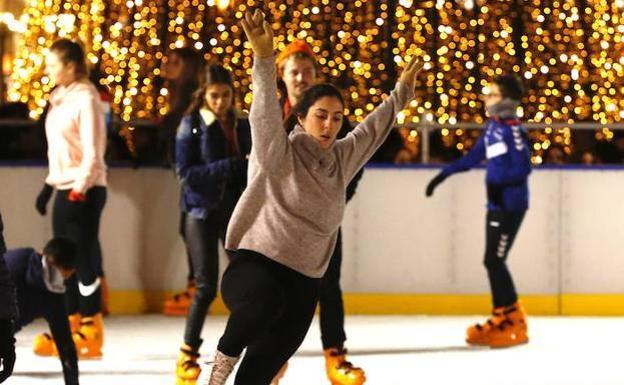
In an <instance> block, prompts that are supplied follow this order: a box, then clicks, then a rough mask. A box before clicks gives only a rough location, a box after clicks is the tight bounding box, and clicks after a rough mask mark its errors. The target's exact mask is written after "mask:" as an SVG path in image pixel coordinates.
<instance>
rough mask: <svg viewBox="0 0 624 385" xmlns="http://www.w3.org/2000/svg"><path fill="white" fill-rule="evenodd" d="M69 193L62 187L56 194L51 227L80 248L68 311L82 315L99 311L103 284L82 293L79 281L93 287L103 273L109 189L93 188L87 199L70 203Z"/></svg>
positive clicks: (70, 283) (68, 295) (70, 284)
mask: <svg viewBox="0 0 624 385" xmlns="http://www.w3.org/2000/svg"><path fill="white" fill-rule="evenodd" d="M69 192H70V190H59V191H58V192H57V194H56V200H55V202H54V213H53V216H52V228H53V232H54V236H55V237H58V236H64V237H67V238H70V239H72V240H73V241H74V242H76V246H77V251H78V253H77V261H76V262H77V264H76V274H74V275H73V276H72V277H71V278H69V279H68V280H67V281H66V282H65V284H66V287H67V291H66V294H65V299H66V301H67V311H68V313H69V314H73V313H77V312H79V313H80V314H81V315H82V316H91V315H94V314H95V313H98V312H100V306H101V294H100V287H99V285H98V287H97V288H96V290H95V291H91V290H89V289H87V290H86V291H85V292H86V293H87V294H86V295H82V294H81V293H80V290H79V289H78V281H80V283H81V284H82V285H84V286H91V285H93V284H94V283H95V281H96V279H97V278H98V273H99V272H101V263H102V257H101V256H102V252H101V248H100V240H99V232H100V217H101V215H102V210H103V209H104V205H105V204H106V188H105V187H101V186H96V187H92V188H91V189H90V190H89V191H87V193H86V197H87V199H86V201H84V202H70V201H69V200H68V199H67V196H68V195H69ZM98 261H99V262H98ZM98 263H99V266H98V265H97V264H98Z"/></svg>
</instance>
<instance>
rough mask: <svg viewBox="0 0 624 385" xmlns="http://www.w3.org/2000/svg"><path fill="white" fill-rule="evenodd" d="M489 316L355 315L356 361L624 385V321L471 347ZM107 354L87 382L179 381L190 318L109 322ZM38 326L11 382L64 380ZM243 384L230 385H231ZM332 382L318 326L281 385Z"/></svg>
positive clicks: (27, 334)
mask: <svg viewBox="0 0 624 385" xmlns="http://www.w3.org/2000/svg"><path fill="white" fill-rule="evenodd" d="M481 319H482V317H480V316H475V317H417V316H375V317H372V316H352V317H348V319H347V334H348V335H349V341H348V344H347V345H348V347H349V349H350V350H351V360H352V361H353V362H354V363H355V364H356V365H359V366H362V367H363V368H364V369H365V370H366V372H367V375H368V381H367V384H371V385H395V384H396V385H399V384H400V385H418V384H426V385H436V384H453V385H473V384H474V385H476V384H479V385H487V384H493V385H494V384H495V385H512V384H513V385H520V384H522V385H542V384H543V385H581V384H583V385H616V384H617V385H622V384H624V360H623V357H624V318H596V317H592V318H589V317H583V318H581V317H573V318H565V317H532V318H530V323H529V330H530V337H531V342H530V343H529V344H528V345H525V346H521V347H517V348H513V349H504V350H490V349H481V348H477V349H475V348H469V347H467V346H466V345H465V344H464V342H463V337H464V330H465V328H466V326H468V325H469V324H470V323H473V322H476V321H479V320H481ZM105 322H106V342H105V349H104V357H103V359H101V360H99V361H81V362H80V369H81V378H80V383H81V384H82V385H161V384H162V385H165V384H166V385H174V384H175V381H174V368H175V360H176V357H177V351H178V347H179V344H180V341H181V339H182V331H183V324H184V320H183V319H181V318H166V317H162V316H156V315H150V316H133V317H121V316H119V317H109V318H107V319H106V321H105ZM224 323H225V318H223V317H208V319H207V320H206V324H205V326H204V345H203V347H202V353H206V354H209V353H212V351H213V349H214V347H215V344H216V342H217V340H218V337H219V335H220V333H221V331H222V330H223V327H224ZM44 326H45V325H44V324H43V323H42V322H37V323H36V324H34V325H31V326H29V327H28V328H26V329H24V330H22V331H21V332H20V333H19V334H18V335H17V341H18V342H17V357H18V361H17V363H16V368H15V373H14V376H13V377H12V378H11V379H9V380H8V381H7V382H6V384H9V385H11V384H15V385H34V384H37V385H46V384H62V383H63V380H62V376H61V374H60V364H59V362H58V359H56V358H40V357H37V356H35V355H33V353H32V351H31V342H32V339H33V337H34V336H35V334H37V333H38V332H40V331H43V328H44ZM230 383H233V382H232V381H231V382H228V384H230ZM319 384H328V382H327V381H326V379H325V376H324V362H323V358H322V353H321V346H320V339H319V327H318V322H317V320H315V322H314V324H313V325H312V327H311V328H310V331H309V333H308V336H307V338H306V340H305V342H304V344H303V345H302V347H301V348H300V349H299V352H298V353H297V355H296V356H295V357H294V358H293V359H291V362H290V368H289V370H288V372H287V374H286V376H285V377H284V380H283V381H282V382H281V385H319Z"/></svg>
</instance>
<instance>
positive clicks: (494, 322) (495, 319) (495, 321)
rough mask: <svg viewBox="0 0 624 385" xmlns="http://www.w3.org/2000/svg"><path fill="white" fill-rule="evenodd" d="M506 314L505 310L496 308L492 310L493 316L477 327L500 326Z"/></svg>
mask: <svg viewBox="0 0 624 385" xmlns="http://www.w3.org/2000/svg"><path fill="white" fill-rule="evenodd" d="M506 318H507V317H506V314H505V313H504V311H500V310H494V311H493V312H492V316H491V317H490V318H488V319H487V320H486V321H485V324H479V323H478V324H476V325H475V327H476V328H477V329H478V330H483V329H484V328H485V326H489V327H498V326H499V325H500V324H501V323H502V322H504V321H505V319H506Z"/></svg>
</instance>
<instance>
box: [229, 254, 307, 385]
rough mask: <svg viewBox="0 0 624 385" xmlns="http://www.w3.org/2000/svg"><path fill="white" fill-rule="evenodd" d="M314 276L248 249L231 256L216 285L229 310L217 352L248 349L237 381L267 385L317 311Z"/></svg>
mask: <svg viewBox="0 0 624 385" xmlns="http://www.w3.org/2000/svg"><path fill="white" fill-rule="evenodd" d="M318 287H319V280H318V279H314V278H309V277H307V276H304V275H302V274H300V273H298V272H296V271H294V270H291V269H290V268H288V267H286V266H284V265H282V264H280V263H277V262H275V261H272V260H270V259H269V258H267V257H265V256H263V255H261V254H258V253H255V252H252V251H247V250H239V251H238V252H236V253H235V254H234V255H232V261H231V263H230V266H229V267H228V268H227V270H226V272H225V274H224V276H223V283H222V286H221V292H222V294H223V299H224V300H225V303H226V305H227V306H228V309H229V310H230V312H231V314H230V317H229V319H228V322H227V326H226V328H225V332H224V333H223V336H222V337H221V340H220V341H219V347H218V349H219V351H220V352H222V353H224V354H226V355H228V356H231V357H238V356H240V355H241V353H242V352H243V349H245V348H247V352H246V353H245V357H244V358H243V360H242V362H241V365H240V367H239V369H238V372H237V374H236V381H235V384H236V385H268V384H269V383H270V382H271V381H272V379H273V377H274V376H275V375H276V374H277V372H278V371H279V370H280V368H281V367H282V365H284V363H286V361H288V359H289V358H290V357H291V356H292V355H293V354H295V352H296V351H297V349H298V348H299V346H300V345H301V343H302V342H303V340H304V338H305V335H306V333H307V332H308V329H309V328H310V324H311V323H312V318H313V317H314V311H315V309H316V302H317V300H318Z"/></svg>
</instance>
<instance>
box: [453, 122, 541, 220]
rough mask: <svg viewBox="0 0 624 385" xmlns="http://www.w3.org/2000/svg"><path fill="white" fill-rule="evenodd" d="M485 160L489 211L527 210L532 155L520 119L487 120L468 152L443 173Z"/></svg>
mask: <svg viewBox="0 0 624 385" xmlns="http://www.w3.org/2000/svg"><path fill="white" fill-rule="evenodd" d="M485 159H487V172H486V178H485V179H486V185H487V192H488V210H503V211H525V210H527V209H528V208H529V186H528V177H529V174H530V173H531V156H530V153H529V140H528V136H527V132H526V130H525V129H524V127H522V125H521V123H520V121H519V120H517V119H510V120H500V119H497V118H493V119H490V120H489V121H488V123H487V124H486V127H485V129H484V132H483V134H482V135H481V137H480V138H479V140H478V141H477V143H476V145H475V146H474V147H473V148H472V149H471V150H470V152H468V154H466V155H465V156H464V157H462V158H460V159H458V160H457V161H456V162H454V163H452V164H450V165H448V166H447V167H445V168H444V169H443V170H442V174H444V175H445V176H449V175H451V174H454V173H457V172H462V171H467V170H470V169H471V168H473V167H475V166H477V165H479V164H480V163H481V162H483V160H485Z"/></svg>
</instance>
